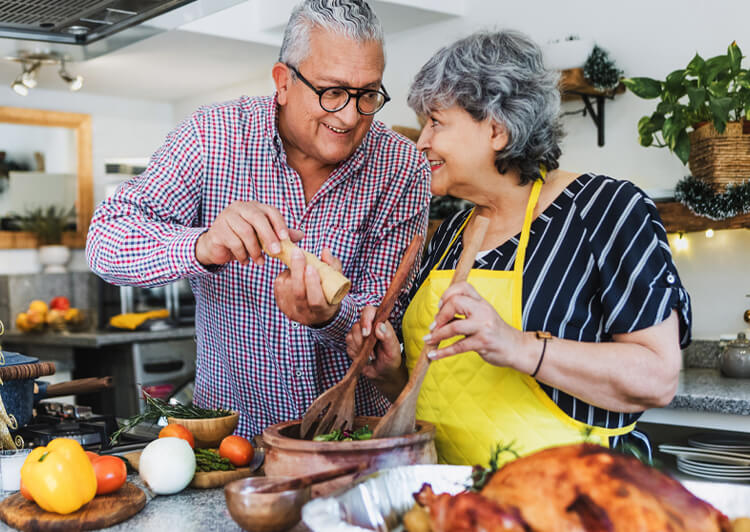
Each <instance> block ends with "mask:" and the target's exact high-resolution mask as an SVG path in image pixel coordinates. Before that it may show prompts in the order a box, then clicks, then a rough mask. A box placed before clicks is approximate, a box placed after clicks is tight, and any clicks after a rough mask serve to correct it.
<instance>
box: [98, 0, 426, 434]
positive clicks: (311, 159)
mask: <svg viewBox="0 0 750 532" xmlns="http://www.w3.org/2000/svg"><path fill="white" fill-rule="evenodd" d="M384 66H385V59H384V54H383V32H382V28H381V26H380V23H379V21H378V19H377V18H376V16H375V14H374V13H373V12H372V10H371V9H370V7H369V6H368V5H367V3H366V2H365V1H364V0H306V1H304V2H303V3H302V4H300V5H299V6H298V7H296V8H295V9H294V11H293V13H292V15H291V18H290V20H289V23H288V25H287V28H286V32H285V34H284V40H283V44H282V47H281V52H280V56H279V62H278V63H276V64H275V65H274V66H273V69H272V74H273V79H274V82H275V85H276V93H275V95H274V96H273V97H258V98H248V97H242V98H240V99H238V100H234V101H230V102H227V103H221V104H217V105H213V106H209V107H205V108H202V109H200V110H198V111H197V112H196V113H195V114H193V115H192V116H191V117H190V118H189V119H187V120H186V121H185V122H183V123H182V124H181V125H179V126H178V127H177V129H175V130H174V131H173V132H172V133H171V134H170V135H169V136H168V137H167V140H166V142H165V144H164V145H163V146H162V147H161V148H160V149H159V150H158V151H157V152H156V153H155V154H154V156H153V157H152V158H151V162H150V164H149V166H148V168H147V169H146V171H145V172H144V173H143V174H141V175H140V176H137V177H135V178H134V179H132V180H130V181H128V182H127V183H125V184H123V185H122V186H121V187H120V188H119V189H118V190H117V192H116V193H115V194H114V195H113V196H112V197H111V198H109V199H107V200H106V201H104V202H103V203H102V204H101V205H99V207H98V208H97V210H96V212H95V214H94V217H93V220H92V223H91V228H90V230H89V235H88V241H87V245H86V252H87V257H88V260H89V264H90V266H91V268H92V269H93V270H94V271H95V272H96V273H97V274H99V275H100V276H102V277H103V278H104V279H106V280H107V281H109V282H112V283H115V284H129V285H138V286H155V285H160V284H164V283H168V282H170V281H174V280H175V279H179V278H181V277H187V278H188V279H189V280H190V283H191V286H192V288H193V292H194V293H195V298H196V303H197V310H196V331H197V342H198V358H197V370H196V382H195V402H196V404H198V405H201V406H205V407H223V408H231V409H235V410H237V411H239V412H240V424H239V427H238V429H237V432H238V433H239V434H241V435H244V436H251V435H254V434H258V433H260V432H261V431H262V430H263V429H264V428H265V427H266V426H268V425H270V424H273V423H277V422H280V421H284V420H288V419H294V418H298V417H300V416H301V415H302V414H303V413H304V412H305V410H306V409H307V407H308V406H309V405H310V403H311V402H312V401H313V400H314V399H315V398H316V397H317V396H318V395H319V394H320V393H322V392H323V391H324V390H325V389H327V388H329V387H330V386H331V385H333V384H334V383H336V382H337V381H338V380H340V378H341V377H342V376H343V375H344V373H345V372H346V370H347V368H348V365H349V358H348V357H347V355H346V345H345V335H346V333H347V332H348V331H349V329H350V328H351V327H352V325H353V324H354V323H355V322H356V320H357V319H358V317H359V313H360V311H361V309H362V308H363V307H364V306H365V305H368V304H375V305H377V304H378V303H379V301H380V300H381V298H382V296H383V294H384V293H385V289H386V287H387V285H388V283H389V282H390V280H391V278H392V277H393V274H394V272H395V270H396V267H397V266H398V263H399V260H400V258H401V256H402V254H403V252H404V250H405V248H406V246H407V245H408V243H409V241H410V239H411V237H412V235H413V234H415V233H418V232H421V233H423V232H424V231H425V228H426V222H427V207H428V203H429V194H430V193H429V166H428V163H427V161H426V160H425V159H424V158H422V157H421V156H420V154H419V153H418V152H417V150H416V148H415V146H414V145H413V144H411V143H409V142H408V141H406V140H405V139H403V138H402V137H399V136H397V135H396V134H394V133H393V132H391V131H390V130H388V129H386V127H385V126H384V125H383V124H382V123H380V122H377V121H373V115H374V114H375V113H376V112H377V111H379V110H380V109H381V108H382V107H383V105H384V104H385V103H386V102H387V101H388V100H389V99H390V98H389V96H388V93H387V92H386V89H385V87H384V86H383V83H382V75H383V69H384ZM287 237H289V238H291V239H292V240H293V241H296V242H298V244H299V246H300V247H302V248H303V249H306V250H308V251H310V252H311V253H315V254H317V255H320V256H322V258H323V260H324V261H326V262H328V263H329V264H331V265H333V266H334V267H338V268H341V269H342V271H343V273H344V275H346V276H347V277H348V278H349V279H350V280H351V281H352V289H351V291H350V293H349V294H348V295H347V296H346V297H345V298H344V300H343V301H341V303H339V304H338V305H329V304H327V303H326V300H325V298H324V296H323V293H322V290H321V286H320V278H319V277H318V274H317V273H316V271H315V270H314V269H312V268H309V267H306V264H305V259H304V257H303V256H302V254H301V253H300V254H298V255H295V256H293V257H292V264H291V266H290V268H289V269H288V270H287V269H285V267H284V266H283V265H282V264H281V263H280V262H279V261H277V260H275V259H268V258H267V257H265V256H264V254H263V247H265V249H267V250H269V251H270V253H271V254H274V253H275V252H276V251H277V250H278V246H279V240H280V239H284V238H287ZM406 289H408V287H406ZM404 293H406V292H404ZM402 311H403V307H402V306H401V305H398V306H397V307H396V310H395V311H394V314H396V318H398V317H399V316H400V313H401V312H402ZM356 397H357V413H358V414H364V415H381V414H382V413H383V411H384V410H385V408H386V406H387V404H388V403H387V400H386V399H385V398H384V397H383V396H382V395H381V394H380V393H379V392H378V391H377V389H376V388H375V387H374V386H373V385H372V383H370V382H369V381H367V380H366V379H363V381H362V382H361V383H360V386H358V389H357V394H356Z"/></svg>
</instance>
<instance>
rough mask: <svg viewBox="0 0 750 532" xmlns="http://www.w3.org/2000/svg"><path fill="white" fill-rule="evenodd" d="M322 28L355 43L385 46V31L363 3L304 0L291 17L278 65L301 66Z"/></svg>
mask: <svg viewBox="0 0 750 532" xmlns="http://www.w3.org/2000/svg"><path fill="white" fill-rule="evenodd" d="M312 28H321V29H324V30H329V31H333V32H335V33H338V34H340V35H345V36H346V37H349V38H350V39H352V40H355V41H358V42H363V41H376V42H379V43H380V44H381V46H382V45H383V41H384V39H383V27H382V26H381V25H380V21H379V20H378V17H377V16H376V15H375V12H374V11H373V10H372V9H371V8H370V6H369V5H368V4H367V2H365V1H364V0H305V1H304V2H302V3H301V4H299V5H297V6H296V7H295V8H294V9H293V10H292V14H291V16H290V17H289V22H288V23H287V25H286V30H284V40H283V42H282V43H281V51H280V52H279V61H280V62H282V63H287V64H289V65H292V66H295V67H296V66H299V64H300V63H301V62H302V61H304V60H305V58H306V57H307V54H308V53H309V52H310V30H311V29H312Z"/></svg>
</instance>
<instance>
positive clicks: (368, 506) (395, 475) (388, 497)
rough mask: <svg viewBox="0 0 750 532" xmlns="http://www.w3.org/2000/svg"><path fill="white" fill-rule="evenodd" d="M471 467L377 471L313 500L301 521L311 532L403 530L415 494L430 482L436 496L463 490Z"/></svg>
mask: <svg viewBox="0 0 750 532" xmlns="http://www.w3.org/2000/svg"><path fill="white" fill-rule="evenodd" d="M470 474H471V467H469V466H450V465H410V466H401V467H394V468H390V469H383V470H380V471H378V472H376V473H374V474H372V475H370V476H368V477H365V478H364V479H362V480H361V481H360V482H359V483H357V484H355V485H354V486H352V487H351V488H349V489H347V490H346V491H343V492H339V493H338V494H334V495H332V496H330V497H323V498H319V499H313V500H312V501H310V502H308V503H307V504H305V506H304V507H303V508H302V520H303V521H304V522H305V524H306V525H307V526H308V527H310V529H312V530H313V531H314V532H339V531H342V532H343V531H355V530H357V531H363V530H376V531H378V532H397V531H401V530H403V527H402V526H401V517H402V516H403V515H404V514H405V513H406V512H407V511H408V510H410V509H411V507H412V506H414V493H416V492H417V491H419V489H420V488H421V487H422V484H424V483H425V482H429V483H430V484H432V488H433V489H434V490H435V492H436V493H451V494H455V493H458V492H459V491H462V490H464V489H466V486H467V485H468V479H469V475H470Z"/></svg>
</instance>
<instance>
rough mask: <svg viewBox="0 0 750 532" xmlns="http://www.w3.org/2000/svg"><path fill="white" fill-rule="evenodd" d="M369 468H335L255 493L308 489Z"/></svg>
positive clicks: (266, 486) (278, 483)
mask: <svg viewBox="0 0 750 532" xmlns="http://www.w3.org/2000/svg"><path fill="white" fill-rule="evenodd" d="M367 467H368V464H367V463H361V464H350V465H347V466H341V467H335V468H333V469H327V470H326V471H320V472H318V473H313V474H311V475H303V476H301V477H294V478H290V479H286V480H279V481H276V482H272V483H270V484H266V485H265V486H263V487H260V488H258V489H256V490H255V491H254V493H276V492H280V491H287V490H296V489H300V488H306V487H307V486H310V485H312V484H317V483H318V482H324V481H326V480H331V479H334V478H336V477H341V476H344V475H349V474H351V473H359V472H360V471H364V470H365V469H367Z"/></svg>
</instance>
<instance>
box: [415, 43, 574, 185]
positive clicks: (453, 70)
mask: <svg viewBox="0 0 750 532" xmlns="http://www.w3.org/2000/svg"><path fill="white" fill-rule="evenodd" d="M558 80H559V75H558V74H557V73H556V72H553V71H550V70H547V69H546V68H545V67H544V63H543V61H542V52H541V50H540V48H539V47H538V46H537V45H536V44H535V43H534V42H533V41H532V40H531V39H529V38H528V37H527V36H526V35H524V34H522V33H519V32H516V31H501V32H487V31H482V32H477V33H474V34H472V35H470V36H468V37H466V38H464V39H461V40H459V41H457V42H455V43H453V44H451V45H450V46H447V47H445V48H442V49H441V50H439V51H438V52H437V53H436V54H435V55H434V56H433V57H432V58H431V59H430V60H429V61H427V63H426V64H425V65H424V66H423V67H422V69H421V70H420V71H419V73H418V74H417V76H416V78H415V79H414V82H413V83H412V86H411V88H410V90H409V97H408V103H409V106H410V107H411V108H412V109H414V110H415V111H416V112H417V114H420V115H428V114H430V112H431V111H434V110H438V109H445V108H448V107H452V106H453V105H454V104H456V105H458V106H459V107H461V108H463V109H464V110H466V111H467V112H468V113H469V114H470V115H471V116H472V117H473V118H474V120H477V121H482V120H484V119H486V118H487V117H490V118H491V119H492V120H494V121H495V122H497V123H498V124H500V125H501V126H504V127H505V128H506V131H507V133H508V137H509V140H508V145H507V146H506V147H505V148H504V149H502V150H500V151H498V152H497V155H496V157H495V166H496V167H497V169H498V171H499V172H501V173H505V172H507V171H508V170H509V169H512V168H518V169H519V170H520V172H521V184H522V185H523V184H526V183H528V182H529V181H533V180H536V179H538V178H540V177H541V174H540V172H539V165H540V164H543V165H544V166H545V167H546V168H547V170H553V169H555V168H558V167H559V163H558V159H559V158H560V155H561V150H560V146H559V143H560V141H561V139H562V136H563V130H562V124H561V123H560V91H559V89H558Z"/></svg>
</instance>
